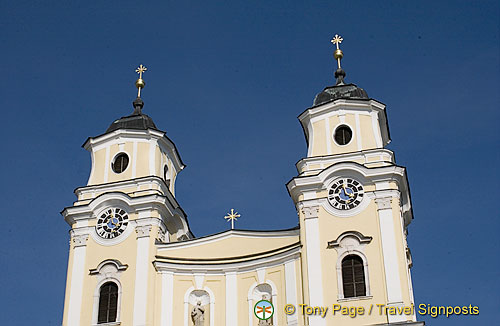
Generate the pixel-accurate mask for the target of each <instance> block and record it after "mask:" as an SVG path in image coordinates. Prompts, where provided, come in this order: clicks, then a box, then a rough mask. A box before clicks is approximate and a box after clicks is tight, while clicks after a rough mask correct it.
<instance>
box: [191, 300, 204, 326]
mask: <svg viewBox="0 0 500 326" xmlns="http://www.w3.org/2000/svg"><path fill="white" fill-rule="evenodd" d="M191 319H192V320H193V325H194V326H204V325H205V309H204V308H203V307H202V306H201V301H198V302H197V303H196V306H194V307H193V310H191Z"/></svg>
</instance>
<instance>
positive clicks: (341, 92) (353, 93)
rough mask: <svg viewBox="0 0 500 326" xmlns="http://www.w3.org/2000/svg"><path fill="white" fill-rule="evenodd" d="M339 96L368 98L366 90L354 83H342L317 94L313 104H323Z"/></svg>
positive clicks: (344, 97)
mask: <svg viewBox="0 0 500 326" xmlns="http://www.w3.org/2000/svg"><path fill="white" fill-rule="evenodd" d="M339 98H343V99H357V100H358V99H368V98H369V97H368V94H367V93H366V91H365V90H364V89H362V88H360V87H358V86H356V85H354V84H347V85H346V84H340V85H335V86H328V87H326V88H325V89H324V90H323V91H322V92H321V93H319V94H318V95H316V97H315V98H314V101H313V106H317V105H321V104H323V103H327V102H330V101H333V100H336V99H339Z"/></svg>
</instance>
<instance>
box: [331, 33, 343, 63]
mask: <svg viewBox="0 0 500 326" xmlns="http://www.w3.org/2000/svg"><path fill="white" fill-rule="evenodd" d="M343 40H344V39H343V38H342V37H341V36H340V35H338V34H335V36H334V37H333V38H332V40H331V41H330V42H332V44H335V45H336V46H337V50H335V52H334V53H333V57H334V58H335V59H336V60H337V65H338V67H339V69H341V67H340V59H342V57H343V56H344V54H343V53H342V50H341V49H340V48H339V44H340V43H342V41H343Z"/></svg>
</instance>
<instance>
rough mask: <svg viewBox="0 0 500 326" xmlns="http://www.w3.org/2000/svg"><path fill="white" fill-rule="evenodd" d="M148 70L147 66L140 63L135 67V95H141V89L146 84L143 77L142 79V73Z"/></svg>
mask: <svg viewBox="0 0 500 326" xmlns="http://www.w3.org/2000/svg"><path fill="white" fill-rule="evenodd" d="M146 70H148V68H146V67H144V66H143V65H142V64H141V65H140V66H139V67H137V69H136V70H135V72H136V73H138V74H139V79H137V80H136V81H135V87H137V97H138V98H140V97H141V89H143V88H144V87H145V86H146V82H145V81H144V79H142V73H143V72H145V71H146Z"/></svg>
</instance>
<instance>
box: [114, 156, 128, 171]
mask: <svg viewBox="0 0 500 326" xmlns="http://www.w3.org/2000/svg"><path fill="white" fill-rule="evenodd" d="M127 166H128V155H127V154H125V153H120V154H118V155H116V157H115V159H114V160H113V163H111V168H112V169H113V171H114V172H115V173H122V172H123V171H125V169H126V168H127Z"/></svg>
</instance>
